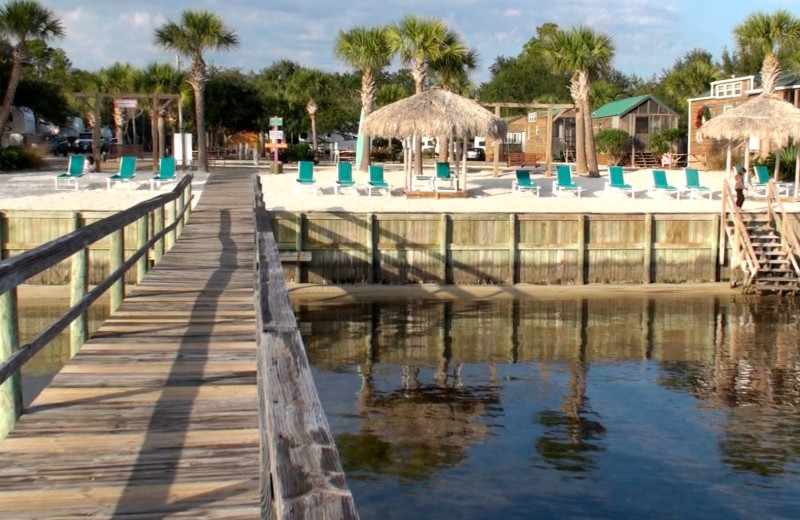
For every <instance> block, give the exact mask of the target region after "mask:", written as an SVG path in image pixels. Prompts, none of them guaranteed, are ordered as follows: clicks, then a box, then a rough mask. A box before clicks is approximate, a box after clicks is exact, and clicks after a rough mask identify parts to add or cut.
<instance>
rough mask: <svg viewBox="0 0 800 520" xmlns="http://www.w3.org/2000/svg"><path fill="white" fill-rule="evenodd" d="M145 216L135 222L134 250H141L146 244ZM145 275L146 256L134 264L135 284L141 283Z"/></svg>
mask: <svg viewBox="0 0 800 520" xmlns="http://www.w3.org/2000/svg"><path fill="white" fill-rule="evenodd" d="M147 220H148V218H147V215H145V216H143V217H142V218H140V219H139V220H138V221H137V222H136V249H141V248H143V247H144V245H145V244H146V243H147ZM146 274H147V255H146V254H145V255H142V256H141V257H139V260H138V261H137V262H136V283H137V284H140V283H142V280H144V275H146Z"/></svg>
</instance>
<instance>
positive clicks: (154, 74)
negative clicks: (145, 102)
mask: <svg viewBox="0 0 800 520" xmlns="http://www.w3.org/2000/svg"><path fill="white" fill-rule="evenodd" d="M186 80H187V74H186V73H185V72H183V71H180V70H178V69H176V68H175V67H173V66H172V65H171V64H169V63H150V64H149V65H147V66H146V67H145V68H144V69H142V70H141V71H139V73H138V75H137V78H136V89H137V90H138V91H140V92H143V93H146V94H183V92H182V90H183V89H182V88H181V87H182V86H183V85H184V84H185V82H186ZM181 97H183V96H181ZM178 102H181V101H180V100H178ZM165 118H166V113H165V112H164V111H162V110H160V107H158V106H151V107H150V121H151V135H152V137H153V158H154V159H155V158H157V157H163V156H164V155H165V154H164V150H165V147H166V142H165V138H166V119H165ZM157 136H158V139H156V137H157Z"/></svg>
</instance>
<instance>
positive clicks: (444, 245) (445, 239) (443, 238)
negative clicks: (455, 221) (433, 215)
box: [439, 213, 451, 284]
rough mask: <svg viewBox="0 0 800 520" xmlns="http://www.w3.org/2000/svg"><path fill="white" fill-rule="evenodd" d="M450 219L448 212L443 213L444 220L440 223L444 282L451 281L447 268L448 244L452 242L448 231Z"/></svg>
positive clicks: (440, 252) (440, 247)
mask: <svg viewBox="0 0 800 520" xmlns="http://www.w3.org/2000/svg"><path fill="white" fill-rule="evenodd" d="M448 220H449V215H448V214H447V213H442V220H441V221H440V223H439V255H440V256H441V257H442V283H444V284H447V283H450V281H451V280H448V278H447V274H448V272H449V269H448V268H447V246H448V245H449V243H450V242H449V240H448V238H449V236H448V232H447V228H448V225H447V224H448Z"/></svg>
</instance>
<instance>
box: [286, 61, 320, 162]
mask: <svg viewBox="0 0 800 520" xmlns="http://www.w3.org/2000/svg"><path fill="white" fill-rule="evenodd" d="M329 91H330V85H329V84H328V76H326V75H325V73H324V72H322V71H321V70H317V69H300V70H299V71H298V72H296V73H295V74H293V75H292V77H291V79H290V80H289V85H288V91H287V93H288V95H289V98H290V99H291V100H292V101H295V102H298V103H305V105H306V112H308V117H309V119H311V145H312V147H313V148H312V149H313V150H314V153H315V154H316V153H317V111H318V110H319V103H318V102H319V101H321V100H322V99H323V98H324V97H325V96H326V95H327V93H328V92H329Z"/></svg>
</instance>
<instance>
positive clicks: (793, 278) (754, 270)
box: [720, 182, 800, 295]
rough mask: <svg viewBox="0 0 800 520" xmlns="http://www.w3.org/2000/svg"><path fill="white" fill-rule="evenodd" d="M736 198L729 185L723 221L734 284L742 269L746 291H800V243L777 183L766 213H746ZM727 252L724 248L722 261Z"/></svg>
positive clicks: (770, 190)
mask: <svg viewBox="0 0 800 520" xmlns="http://www.w3.org/2000/svg"><path fill="white" fill-rule="evenodd" d="M733 200H734V195H733V192H732V190H731V188H730V187H729V186H727V184H726V187H725V189H723V196H722V222H723V228H724V233H725V237H727V239H728V243H729V244H730V249H731V285H732V286H733V285H735V284H736V283H737V281H738V278H739V276H738V274H739V273H738V271H737V270H741V273H742V274H743V282H742V292H744V293H758V294H765V293H773V294H774V293H777V294H793V295H796V294H798V292H800V263H799V261H800V244H799V243H798V238H797V235H796V234H795V232H794V230H793V229H792V228H791V227H790V225H789V220H788V219H787V215H786V211H785V209H784V207H783V204H782V203H781V201H780V199H779V198H778V196H777V190H776V188H775V185H774V183H773V182H770V185H769V187H768V188H767V208H766V210H764V211H763V212H759V213H755V212H747V213H745V212H742V211H740V210H739V208H737V207H736V205H735V204H734V203H733ZM723 249H724V248H723ZM723 255H724V251H723V250H721V251H720V260H721V261H722V260H723V259H724V258H723Z"/></svg>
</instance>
